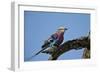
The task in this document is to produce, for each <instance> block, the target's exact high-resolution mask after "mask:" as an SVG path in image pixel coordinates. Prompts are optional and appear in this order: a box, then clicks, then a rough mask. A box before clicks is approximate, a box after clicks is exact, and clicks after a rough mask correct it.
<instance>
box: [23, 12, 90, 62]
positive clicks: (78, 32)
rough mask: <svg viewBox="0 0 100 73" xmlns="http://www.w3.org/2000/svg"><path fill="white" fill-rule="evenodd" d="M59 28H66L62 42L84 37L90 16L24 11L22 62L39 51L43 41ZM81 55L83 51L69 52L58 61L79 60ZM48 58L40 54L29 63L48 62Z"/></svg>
mask: <svg viewBox="0 0 100 73" xmlns="http://www.w3.org/2000/svg"><path fill="white" fill-rule="evenodd" d="M60 26H64V27H67V28H68V31H66V33H65V34H64V41H67V40H72V39H75V38H79V37H81V36H85V35H87V34H88V32H89V31H90V14H84V13H61V12H60V13H59V12H36V11H35V12H34V11H24V31H25V33H24V34H25V35H24V41H25V42H24V45H25V46H24V60H25V61H27V59H28V58H29V57H31V56H32V55H34V54H35V53H37V52H38V51H39V50H41V45H42V44H43V43H44V40H46V39H48V37H49V36H50V35H51V34H53V33H54V32H55V31H56V30H57V28H58V27H60ZM82 54H83V49H81V50H71V51H69V52H66V53H65V54H63V55H61V56H60V57H59V60H68V59H81V57H82ZM48 57H49V55H47V54H43V53H40V54H39V55H38V56H36V57H35V58H32V59H31V61H43V60H48Z"/></svg>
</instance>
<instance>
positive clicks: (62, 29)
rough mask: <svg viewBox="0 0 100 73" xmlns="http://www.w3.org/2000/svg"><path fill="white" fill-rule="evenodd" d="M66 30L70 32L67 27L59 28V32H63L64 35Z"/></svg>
mask: <svg viewBox="0 0 100 73" xmlns="http://www.w3.org/2000/svg"><path fill="white" fill-rule="evenodd" d="M66 30H68V29H67V28H65V27H59V28H58V31H59V32H63V33H64V32H65V31H66Z"/></svg>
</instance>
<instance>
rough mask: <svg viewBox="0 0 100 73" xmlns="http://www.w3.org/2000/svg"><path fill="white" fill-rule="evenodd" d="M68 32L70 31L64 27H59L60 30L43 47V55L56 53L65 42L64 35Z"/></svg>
mask: <svg viewBox="0 0 100 73" xmlns="http://www.w3.org/2000/svg"><path fill="white" fill-rule="evenodd" d="M66 30H68V29H67V28H64V27H59V28H58V30H57V31H56V32H55V33H54V34H52V35H51V36H50V37H49V39H47V40H46V41H45V42H44V44H43V45H42V49H44V50H43V51H42V53H49V54H51V53H52V52H54V51H55V50H56V49H57V48H58V47H59V46H60V44H61V43H62V42H63V40H64V33H65V31H66Z"/></svg>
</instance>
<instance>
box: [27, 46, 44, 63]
mask: <svg viewBox="0 0 100 73" xmlns="http://www.w3.org/2000/svg"><path fill="white" fill-rule="evenodd" d="M43 50H45V48H43V49H42V50H40V51H39V52H37V53H36V54H35V55H32V56H31V57H30V58H28V59H27V60H28V61H29V60H31V59H32V58H34V57H36V56H37V55H38V54H40V53H41V52H42V51H43Z"/></svg>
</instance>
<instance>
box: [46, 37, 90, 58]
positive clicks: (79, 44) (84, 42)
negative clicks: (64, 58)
mask: <svg viewBox="0 0 100 73" xmlns="http://www.w3.org/2000/svg"><path fill="white" fill-rule="evenodd" d="M82 48H85V50H84V53H83V56H82V58H90V37H89V36H86V37H81V38H78V39H74V40H69V41H66V42H64V43H63V44H62V45H60V47H59V48H58V49H57V50H56V51H55V52H53V53H52V54H51V56H50V57H49V59H48V60H57V59H58V57H60V56H61V55H62V54H64V53H66V52H68V51H69V50H72V49H75V50H78V49H82ZM86 54H87V55H86Z"/></svg>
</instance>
